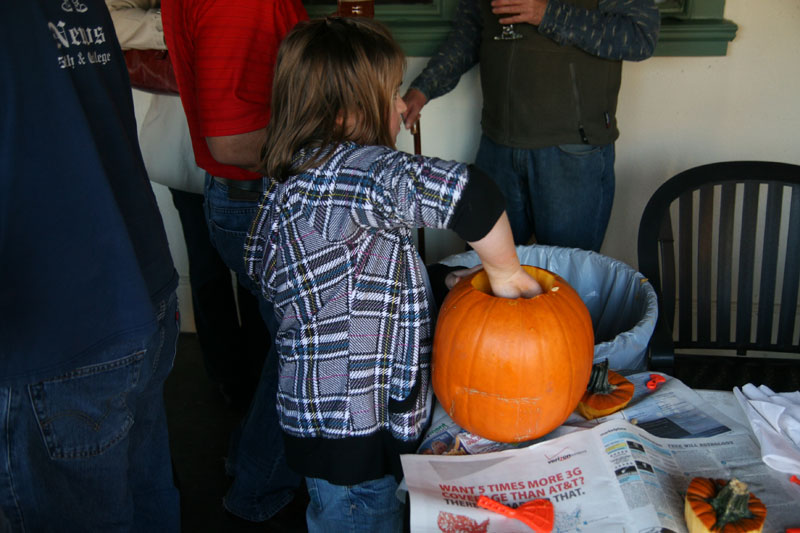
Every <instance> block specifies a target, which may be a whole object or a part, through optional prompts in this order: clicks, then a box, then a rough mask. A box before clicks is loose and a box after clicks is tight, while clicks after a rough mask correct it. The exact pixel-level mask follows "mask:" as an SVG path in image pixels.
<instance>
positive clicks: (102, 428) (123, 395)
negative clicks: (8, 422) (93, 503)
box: [28, 351, 145, 459]
mask: <svg viewBox="0 0 800 533" xmlns="http://www.w3.org/2000/svg"><path fill="white" fill-rule="evenodd" d="M144 356H145V352H144V351H136V352H134V353H132V354H130V355H127V356H125V357H123V358H120V359H116V360H114V361H109V362H106V363H101V364H96V365H89V366H84V367H81V368H78V369H75V370H73V371H72V372H69V373H68V374H65V375H63V376H59V377H57V378H53V379H49V380H47V381H42V382H40V383H36V384H34V385H30V386H29V387H28V392H29V394H30V398H31V403H32V405H33V409H34V413H35V415H36V420H37V422H38V424H39V429H40V431H41V434H42V437H43V439H44V442H45V446H46V448H47V451H48V454H49V456H50V458H51V459H82V458H86V457H91V456H95V455H99V454H101V453H103V452H104V451H105V450H107V449H108V448H110V447H111V446H113V445H114V444H116V443H117V442H119V441H120V440H122V439H123V438H124V437H125V436H126V435H127V433H128V430H129V429H130V428H131V426H132V425H133V413H132V412H131V411H130V409H129V407H128V403H127V401H128V395H129V394H130V393H131V391H133V389H134V388H135V387H136V385H137V384H138V382H139V376H140V374H141V367H142V362H143V360H144Z"/></svg>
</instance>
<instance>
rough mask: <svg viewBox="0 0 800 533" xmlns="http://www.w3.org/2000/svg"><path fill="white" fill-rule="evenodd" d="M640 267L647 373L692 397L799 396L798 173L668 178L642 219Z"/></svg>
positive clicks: (711, 170) (762, 166) (743, 168)
mask: <svg viewBox="0 0 800 533" xmlns="http://www.w3.org/2000/svg"><path fill="white" fill-rule="evenodd" d="M638 260H639V271H640V272H642V274H644V275H645V276H646V277H647V278H649V280H650V282H651V283H652V285H653V287H654V288H655V290H656V294H657V295H658V298H659V319H658V322H657V325H656V330H655V332H654V334H653V338H652V339H651V343H650V353H649V358H648V366H649V368H651V369H653V370H658V371H662V372H665V373H668V374H670V375H673V376H675V377H677V378H679V379H681V380H682V381H684V382H685V383H686V384H687V385H689V386H692V387H696V388H707V389H720V390H730V389H731V388H733V387H734V386H741V385H743V384H745V383H753V384H755V385H762V384H763V385H768V386H770V387H771V388H773V390H775V391H791V390H798V389H800V345H799V344H798V337H799V336H800V321H799V320H798V312H797V311H798V286H800V166H797V165H791V164H786V163H775V162H761V161H732V162H723V163H712V164H708V165H703V166H700V167H696V168H692V169H689V170H686V171H685V172H681V173H680V174H678V175H676V176H674V177H672V178H670V179H669V180H668V181H667V182H665V183H664V184H663V185H661V187H659V188H658V190H657V191H656V192H655V193H654V194H653V196H652V197H651V198H650V200H649V202H648V203H647V206H646V207H645V209H644V213H643V214H642V219H641V222H640V225H639V238H638Z"/></svg>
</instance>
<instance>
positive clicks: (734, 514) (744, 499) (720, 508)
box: [706, 478, 753, 530]
mask: <svg viewBox="0 0 800 533" xmlns="http://www.w3.org/2000/svg"><path fill="white" fill-rule="evenodd" d="M706 501H707V502H708V503H709V505H711V507H712V508H713V509H714V513H716V515H717V521H716V523H715V524H714V525H713V526H711V529H717V530H722V528H724V527H725V526H726V525H728V524H731V523H734V522H737V521H739V520H742V519H744V518H752V517H753V513H751V512H750V505H749V503H750V491H748V490H747V484H746V483H743V482H741V481H739V480H738V479H736V478H734V479H731V480H730V481H729V482H728V483H727V484H726V485H725V486H724V487H722V489H720V491H719V492H718V493H717V495H716V496H714V497H713V498H709V499H708V500H706Z"/></svg>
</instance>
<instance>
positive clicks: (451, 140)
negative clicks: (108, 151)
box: [154, 0, 800, 324]
mask: <svg viewBox="0 0 800 533" xmlns="http://www.w3.org/2000/svg"><path fill="white" fill-rule="evenodd" d="M725 18H728V19H730V20H732V21H733V22H735V23H736V24H738V26H739V30H738V32H737V34H736V38H735V39H734V40H733V41H732V42H731V43H730V44H729V46H728V54H727V55H726V56H724V57H654V58H651V59H648V60H646V61H644V62H641V63H625V66H624V68H623V79H622V91H621V93H620V101H619V110H618V121H619V125H620V131H621V135H620V138H619V140H618V141H617V163H616V173H617V185H616V190H617V193H616V198H615V201H614V209H613V212H612V215H611V222H610V225H609V228H608V232H607V234H606V240H605V243H604V244H603V249H602V252H603V253H604V254H606V255H610V256H612V257H615V258H617V259H620V260H622V261H625V262H627V263H629V264H631V265H633V266H636V264H637V261H636V232H637V228H638V225H639V218H640V217H641V214H642V210H643V209H644V205H645V203H646V202H647V199H648V198H649V196H650V194H652V192H653V191H655V189H656V188H657V187H658V186H659V185H660V184H661V183H662V182H664V181H665V180H666V179H667V178H669V177H670V176H672V175H674V174H676V173H678V172H680V171H682V170H685V169H687V168H691V167H693V166H697V165H700V164H704V163H711V162H715V161H723V160H734V159H764V160H774V161H784V162H789V163H796V164H800V98H798V95H800V91H798V87H800V58H798V54H800V2H798V1H797V0H760V1H754V0H727V2H726V8H725ZM426 61H427V58H409V61H408V73H407V75H406V79H407V80H411V79H413V78H414V76H415V75H416V74H417V73H418V72H419V71H420V70H421V69H422V68H423V67H424V65H425V62H426ZM480 102H481V95H480V85H479V79H478V72H477V69H473V70H472V71H470V72H469V73H468V74H467V75H465V76H464V77H463V78H462V80H461V82H460V83H459V85H458V86H457V87H456V89H455V90H454V91H453V92H451V93H449V94H448V95H446V96H444V97H442V98H439V99H437V100H433V101H432V102H431V103H429V104H428V105H427V106H426V107H425V109H424V110H423V113H422V119H421V126H422V127H421V136H422V152H423V153H424V154H425V155H435V156H437V157H442V158H448V159H457V160H463V161H467V162H471V161H472V160H473V158H474V155H475V151H476V149H477V145H478V139H479V135H480ZM398 145H399V148H400V149H403V150H406V151H409V152H412V151H413V143H412V138H411V136H410V135H409V134H408V133H405V132H404V133H401V134H400V139H399V140H398ZM154 190H156V195H157V198H158V200H159V205H160V206H161V209H162V213H163V215H164V221H165V224H166V226H167V233H168V238H169V240H170V246H171V248H172V250H173V255H174V257H175V260H176V264H177V266H178V270H179V272H181V275H182V279H183V282H182V285H181V288H182V293H180V295H181V296H183V298H182V300H183V302H188V298H186V290H187V289H188V285H187V283H188V281H187V278H186V275H187V272H188V266H187V262H186V257H185V249H184V247H183V244H182V242H183V240H182V236H181V233H180V225H179V224H180V223H179V222H178V219H177V213H176V212H175V210H174V208H173V207H172V202H171V199H170V196H169V192H168V191H167V190H166V189H165V188H163V187H161V186H159V185H154ZM426 244H427V250H428V254H427V258H426V259H427V260H428V261H429V262H430V261H436V260H438V259H440V258H442V257H445V256H447V255H450V254H451V253H457V252H460V251H462V250H463V243H462V242H461V241H460V240H458V238H457V237H455V235H454V234H453V233H451V232H447V231H430V230H429V231H428V232H427V233H426ZM182 307H184V309H183V313H184V318H185V319H187V318H189V317H190V316H191V310H190V309H188V307H189V306H188V305H184V306H182ZM190 322H191V321H190V320H185V322H184V324H189V323H190Z"/></svg>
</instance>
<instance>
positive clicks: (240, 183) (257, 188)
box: [214, 176, 264, 201]
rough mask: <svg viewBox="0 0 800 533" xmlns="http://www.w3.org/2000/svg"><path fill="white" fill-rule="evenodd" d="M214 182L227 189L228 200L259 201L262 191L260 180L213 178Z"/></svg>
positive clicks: (262, 186) (262, 184)
mask: <svg viewBox="0 0 800 533" xmlns="http://www.w3.org/2000/svg"><path fill="white" fill-rule="evenodd" d="M214 180H215V181H216V182H217V183H219V184H221V185H224V186H225V187H227V188H228V198H229V199H231V200H239V201H257V200H259V199H261V193H262V192H263V190H264V182H263V180H262V179H257V180H232V179H228V178H219V177H217V176H214Z"/></svg>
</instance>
